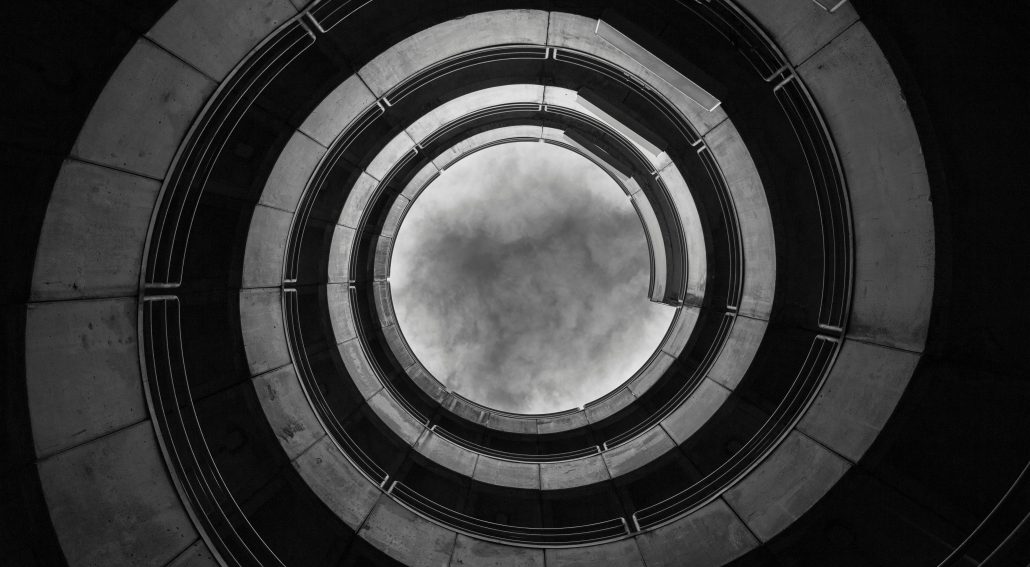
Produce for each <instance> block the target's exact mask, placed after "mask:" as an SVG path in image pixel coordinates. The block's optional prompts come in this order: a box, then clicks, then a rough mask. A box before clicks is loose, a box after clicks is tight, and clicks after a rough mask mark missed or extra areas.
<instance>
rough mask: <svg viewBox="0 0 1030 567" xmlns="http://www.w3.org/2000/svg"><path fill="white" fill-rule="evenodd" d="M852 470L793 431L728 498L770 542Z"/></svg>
mask: <svg viewBox="0 0 1030 567" xmlns="http://www.w3.org/2000/svg"><path fill="white" fill-rule="evenodd" d="M850 466H851V465H850V463H848V462H847V461H845V460H844V459H842V458H840V457H839V456H837V455H835V454H834V453H832V452H830V451H829V450H827V449H826V448H825V447H823V446H822V445H819V444H818V443H816V442H815V441H812V440H811V439H809V438H808V437H806V436H804V435H802V434H800V433H798V432H796V431H794V432H791V434H790V435H789V436H788V437H787V439H786V440H785V441H784V442H783V443H781V444H780V445H779V446H778V447H776V450H775V451H773V453H772V454H771V455H769V457H767V458H766V459H765V461H763V462H762V464H761V465H759V466H758V468H756V469H754V470H752V471H751V472H750V473H748V475H747V476H746V477H744V479H743V480H741V481H740V482H738V483H737V484H735V485H734V486H733V487H732V488H730V489H729V490H728V491H726V493H725V494H724V495H723V497H724V498H725V500H726V502H727V503H728V504H729V505H730V506H731V507H732V508H733V509H734V510H735V511H736V512H737V514H738V515H739V516H740V517H741V518H742V519H743V520H744V522H745V523H747V525H748V527H749V528H750V529H751V531H752V532H753V533H754V534H755V535H757V536H758V537H759V538H760V539H761V540H762V541H768V540H769V539H771V538H772V537H773V536H775V535H776V534H778V533H780V532H781V531H783V530H784V529H785V528H786V527H787V526H789V525H790V524H791V523H793V522H794V521H795V520H797V519H798V518H800V517H801V516H802V515H803V514H804V513H805V512H807V511H808V509H809V508H811V507H812V506H813V505H814V504H815V503H816V502H817V501H818V500H819V499H820V498H822V497H823V496H824V495H825V494H826V492H827V491H829V490H830V488H832V487H833V485H834V484H835V483H836V482H837V481H838V480H840V477H842V476H843V475H844V473H845V472H847V470H848V468H850Z"/></svg>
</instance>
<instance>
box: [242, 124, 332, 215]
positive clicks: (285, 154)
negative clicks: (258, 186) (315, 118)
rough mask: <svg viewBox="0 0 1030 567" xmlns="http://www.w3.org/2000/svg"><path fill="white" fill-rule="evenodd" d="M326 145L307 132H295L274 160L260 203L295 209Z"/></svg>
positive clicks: (291, 210) (289, 209)
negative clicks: (313, 138)
mask: <svg viewBox="0 0 1030 567" xmlns="http://www.w3.org/2000/svg"><path fill="white" fill-rule="evenodd" d="M325 152H326V149H325V147H324V146H322V145H321V144H319V143H318V142H316V141H314V140H312V139H311V138H309V137H308V136H307V135H306V134H302V133H300V132H294V133H293V135H292V136H290V140H289V141H288V142H286V147H284V148H283V151H282V153H280V154H279V157H278V158H277V159H276V160H275V165H274V166H273V167H272V171H271V173H269V174H268V180H267V181H265V188H264V189H263V190H262V192H261V199H260V200H259V201H258V203H259V204H261V205H265V206H268V207H275V208H277V209H282V210H284V211H290V212H294V211H296V210H297V204H298V203H299V202H300V197H301V194H302V193H303V192H304V188H305V187H306V186H307V184H308V179H309V178H310V177H311V174H312V173H313V172H314V171H315V167H317V166H318V162H319V161H321V159H322V156H324V155H325Z"/></svg>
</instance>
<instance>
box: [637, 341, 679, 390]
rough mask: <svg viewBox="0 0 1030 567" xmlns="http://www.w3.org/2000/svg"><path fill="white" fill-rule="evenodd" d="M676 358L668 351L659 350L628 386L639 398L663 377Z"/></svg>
mask: <svg viewBox="0 0 1030 567" xmlns="http://www.w3.org/2000/svg"><path fill="white" fill-rule="evenodd" d="M675 361H676V359H675V358H673V357H672V356H671V355H670V354H669V353H667V352H664V351H662V352H659V353H658V355H657V356H655V358H654V359H652V360H651V361H649V362H648V364H647V366H645V367H644V368H643V370H641V372H640V373H639V374H637V375H636V376H635V377H634V378H633V379H632V380H631V381H630V383H629V385H628V387H629V389H630V391H631V392H633V394H634V395H635V396H637V397H638V398H639V397H640V396H641V395H643V393H644V392H646V391H648V390H649V389H650V388H651V386H654V384H655V382H657V381H658V379H659V378H661V377H662V376H663V375H664V374H665V371H666V370H668V369H669V367H670V366H672V363H673V362H675Z"/></svg>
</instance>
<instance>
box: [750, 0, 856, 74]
mask: <svg viewBox="0 0 1030 567" xmlns="http://www.w3.org/2000/svg"><path fill="white" fill-rule="evenodd" d="M832 3H833V4H836V1H834V2H832ZM738 4H739V5H740V6H741V7H742V8H744V10H745V11H747V12H748V13H749V14H751V17H753V18H754V19H755V20H757V21H758V23H759V25H761V26H762V28H764V29H765V31H766V32H767V33H768V34H769V35H771V36H772V38H773V40H774V41H776V44H777V45H779V47H780V49H782V50H783V53H784V55H786V56H787V60H788V61H790V62H791V63H793V64H794V65H798V64H800V63H801V62H802V61H804V60H805V59H807V58H808V57H809V56H811V55H812V54H813V53H815V52H816V51H818V50H819V48H821V47H822V46H824V45H826V43H827V42H828V41H830V40H831V39H833V38H834V37H836V36H837V35H838V34H839V33H840V32H842V31H844V29H845V28H847V27H848V26H850V25H851V24H853V23H855V22H856V21H858V14H856V13H855V8H854V6H852V5H851V3H850V2H844V3H843V4H841V6H840V7H839V8H837V9H836V10H835V11H834V12H833V13H832V14H831V13H829V12H827V11H826V10H824V9H822V8H820V7H819V6H818V5H816V3H815V2H805V1H802V0H798V1H795V2H790V3H787V4H780V5H776V4H772V3H769V2H763V1H762V0H739V1H738Z"/></svg>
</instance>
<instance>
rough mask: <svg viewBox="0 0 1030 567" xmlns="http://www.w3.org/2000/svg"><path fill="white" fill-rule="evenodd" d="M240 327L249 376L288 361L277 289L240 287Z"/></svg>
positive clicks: (281, 307) (287, 348)
mask: <svg viewBox="0 0 1030 567" xmlns="http://www.w3.org/2000/svg"><path fill="white" fill-rule="evenodd" d="M240 327H241V328H242V330H243V349H244V350H245V351H246V354H247V365H248V366H249V368H250V375H251V376H257V375H258V374H263V373H264V372H267V371H269V370H272V369H273V368H279V367H280V366H285V365H286V364H289V363H290V350H289V347H288V346H287V344H286V332H285V330H284V329H283V306H282V301H281V298H280V291H279V290H278V289H243V290H240Z"/></svg>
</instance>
